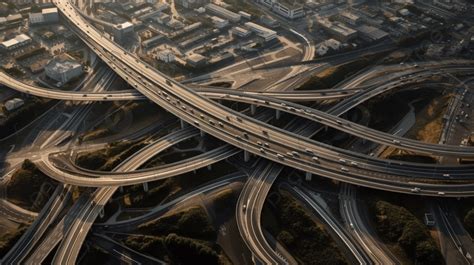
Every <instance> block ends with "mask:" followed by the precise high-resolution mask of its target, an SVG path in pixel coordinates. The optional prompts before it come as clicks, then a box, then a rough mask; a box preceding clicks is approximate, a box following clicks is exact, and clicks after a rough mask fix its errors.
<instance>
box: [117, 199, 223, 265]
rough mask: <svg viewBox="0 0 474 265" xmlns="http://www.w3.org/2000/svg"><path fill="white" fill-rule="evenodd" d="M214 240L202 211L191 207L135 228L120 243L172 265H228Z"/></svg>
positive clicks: (212, 231) (207, 219) (213, 232)
mask: <svg viewBox="0 0 474 265" xmlns="http://www.w3.org/2000/svg"><path fill="white" fill-rule="evenodd" d="M216 237H217V232H216V230H215V229H214V227H213V225H212V223H211V220H210V219H209V217H208V215H207V213H206V211H205V210H204V208H203V207H201V206H191V207H189V208H187V209H183V210H180V211H177V212H174V213H172V214H170V215H167V216H164V217H161V218H158V219H155V220H152V221H149V222H147V223H144V224H142V225H140V226H138V228H137V230H136V232H135V234H134V235H132V236H128V237H127V238H126V239H125V240H124V243H125V244H126V245H127V246H129V247H131V248H133V249H135V250H137V251H140V252H143V253H146V254H148V255H151V256H154V257H157V258H159V259H163V260H164V261H166V262H169V263H172V264H229V261H228V259H227V258H226V257H225V255H224V254H223V252H222V250H221V249H220V247H219V246H218V245H217V244H215V243H214V241H215V239H216ZM184 253H186V254H184Z"/></svg>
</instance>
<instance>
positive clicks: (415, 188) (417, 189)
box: [410, 187, 420, 193]
mask: <svg viewBox="0 0 474 265" xmlns="http://www.w3.org/2000/svg"><path fill="white" fill-rule="evenodd" d="M410 191H411V192H415V193H418V192H420V188H418V187H414V188H413V189H411V190H410Z"/></svg>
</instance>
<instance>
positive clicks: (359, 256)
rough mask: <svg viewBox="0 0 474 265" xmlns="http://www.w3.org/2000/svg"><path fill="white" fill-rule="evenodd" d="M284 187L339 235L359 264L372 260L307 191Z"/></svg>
mask: <svg viewBox="0 0 474 265" xmlns="http://www.w3.org/2000/svg"><path fill="white" fill-rule="evenodd" d="M284 187H285V188H287V189H288V190H290V191H292V193H293V194H296V195H297V197H299V198H300V200H302V201H303V202H304V203H305V204H306V205H308V206H309V207H311V208H312V209H313V210H314V212H316V214H317V215H318V216H319V217H320V218H322V220H323V221H324V222H325V223H326V224H327V225H328V227H329V228H330V229H331V230H332V231H333V232H334V233H335V234H336V235H337V236H338V237H339V240H340V241H342V242H343V243H344V244H345V245H346V247H347V248H348V249H349V250H350V252H351V253H352V255H353V256H354V258H355V259H356V260H357V262H358V263H359V264H372V260H371V259H370V258H369V257H368V255H367V254H366V252H365V251H363V250H361V249H360V247H359V246H360V245H359V242H357V241H355V240H353V239H352V238H351V237H350V235H349V234H348V233H347V232H346V231H345V229H344V228H343V226H342V225H341V224H340V223H339V222H338V221H337V219H336V218H334V217H333V216H332V214H331V213H328V211H327V210H325V209H324V208H323V207H322V206H321V205H319V204H318V203H317V200H314V199H313V198H311V196H310V195H309V194H308V192H307V191H304V190H302V189H301V188H300V187H297V186H291V185H289V184H287V185H286V186H284ZM354 241H355V242H354ZM385 264H389V263H385Z"/></svg>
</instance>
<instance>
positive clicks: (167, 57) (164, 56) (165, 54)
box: [158, 49, 175, 63]
mask: <svg viewBox="0 0 474 265" xmlns="http://www.w3.org/2000/svg"><path fill="white" fill-rule="evenodd" d="M158 59H159V60H160V61H163V62H165V63H170V62H174V61H175V56H174V53H173V51H171V50H169V49H166V50H163V51H161V52H159V53H158Z"/></svg>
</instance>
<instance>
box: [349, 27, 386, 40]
mask: <svg viewBox="0 0 474 265" xmlns="http://www.w3.org/2000/svg"><path fill="white" fill-rule="evenodd" d="M357 30H358V31H359V32H360V35H361V37H362V38H364V39H365V40H367V41H378V40H382V39H385V38H386V37H388V35H389V34H388V33H387V32H385V31H383V30H381V29H378V28H376V27H372V26H367V25H362V26H360V27H358V28H357Z"/></svg>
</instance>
